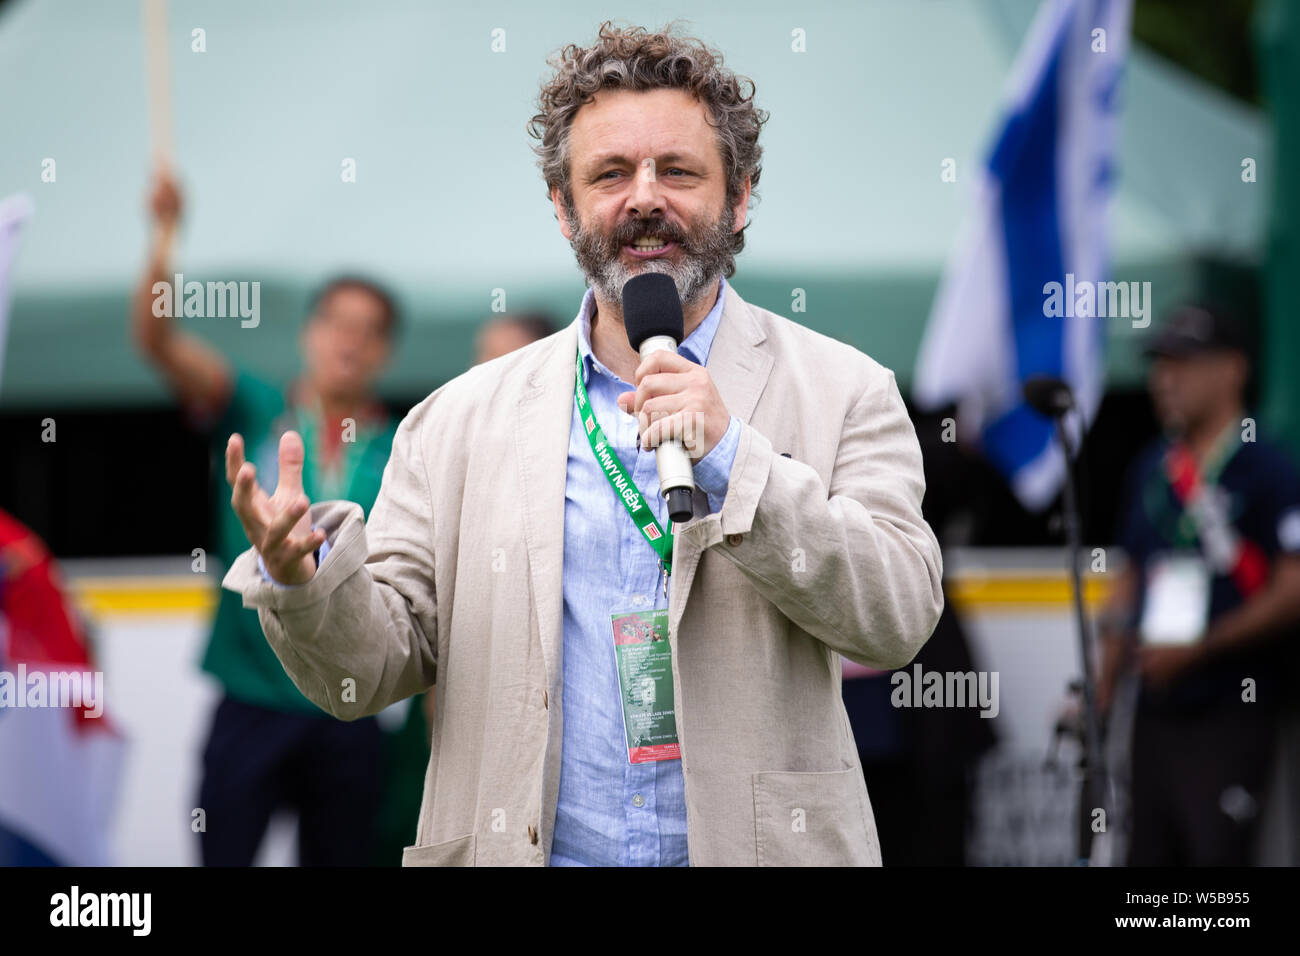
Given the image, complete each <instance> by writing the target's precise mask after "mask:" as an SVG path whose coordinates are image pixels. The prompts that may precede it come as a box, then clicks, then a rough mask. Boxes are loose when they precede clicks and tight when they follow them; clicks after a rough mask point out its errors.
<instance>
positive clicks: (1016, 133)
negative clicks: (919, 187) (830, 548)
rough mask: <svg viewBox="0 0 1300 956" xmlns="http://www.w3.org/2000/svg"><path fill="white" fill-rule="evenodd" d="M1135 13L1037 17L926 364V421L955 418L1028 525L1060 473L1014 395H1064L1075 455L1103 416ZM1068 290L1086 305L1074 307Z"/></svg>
mask: <svg viewBox="0 0 1300 956" xmlns="http://www.w3.org/2000/svg"><path fill="white" fill-rule="evenodd" d="M1131 12H1132V0H1045V2H1044V3H1043V4H1042V6H1041V7H1040V8H1039V10H1038V14H1037V16H1036V18H1035V19H1034V22H1033V25H1032V26H1031V27H1030V30H1029V33H1028V35H1027V37H1026V39H1025V42H1024V45H1023V47H1022V49H1021V51H1020V54H1019V57H1018V59H1017V61H1016V64H1015V66H1014V68H1013V70H1012V75H1011V79H1010V84H1009V89H1008V91H1007V97H1006V99H1007V102H1006V105H1005V107H1004V111H1003V114H1002V119H1001V126H1000V129H999V131H998V135H997V137H996V140H995V141H994V144H993V148H992V150H991V151H990V153H989V155H988V158H987V161H986V163H985V164H984V166H983V167H982V168H981V170H980V174H979V175H980V181H979V183H978V185H977V191H976V197H977V204H976V209H975V211H974V215H973V217H972V219H971V220H970V221H969V222H968V223H967V225H966V228H965V230H964V232H963V234H962V237H961V240H960V241H959V242H958V244H957V246H956V248H955V249H954V251H953V253H952V256H951V258H950V259H949V262H948V265H947V267H946V269H945V271H944V275H943V278H942V280H941V281H940V284H939V290H938V292H937V294H936V297H935V302H934V306H933V309H932V311H931V314H930V319H929V323H928V325H927V327H926V332H925V338H924V340H923V342H922V345H921V350H920V353H919V356H918V359H917V368H916V376H915V384H914V388H913V397H914V398H915V400H916V403H917V405H918V406H920V407H921V408H923V409H934V408H937V407H942V406H946V405H948V404H950V403H954V402H955V403H956V404H957V406H958V409H959V411H958V422H959V426H958V427H959V429H960V430H961V433H962V434H963V435H964V436H966V437H975V436H978V440H979V441H980V443H981V445H982V447H983V450H984V453H985V455H986V456H987V458H988V459H989V460H990V461H991V462H992V463H993V464H994V465H995V466H996V467H997V468H998V470H999V471H1001V472H1002V473H1003V474H1004V475H1005V476H1006V477H1007V479H1008V481H1009V482H1010V483H1011V487H1012V488H1013V489H1014V491H1015V493H1016V496H1017V497H1018V498H1019V499H1020V501H1021V502H1022V503H1023V504H1024V505H1025V506H1026V507H1028V508H1031V509H1033V510H1041V509H1042V508H1044V507H1046V506H1047V505H1048V504H1050V503H1051V501H1052V499H1053V498H1054V497H1055V496H1056V493H1057V491H1058V489H1059V488H1060V485H1061V481H1062V479H1063V477H1064V464H1065V463H1064V457H1063V455H1062V453H1061V450H1060V448H1059V447H1058V445H1057V443H1056V442H1055V441H1054V440H1053V428H1052V424H1051V422H1050V421H1049V420H1048V419H1047V418H1045V417H1044V416H1042V415H1040V414H1039V413H1038V412H1036V411H1034V410H1033V409H1032V408H1030V407H1029V406H1028V405H1026V404H1025V402H1024V399H1023V396H1022V394H1021V386H1022V385H1023V383H1024V382H1025V380H1026V379H1028V378H1032V377H1034V376H1036V375H1048V376H1053V377H1056V378H1061V379H1064V380H1065V381H1066V382H1068V383H1069V384H1070V386H1071V387H1072V388H1073V390H1074V394H1075V401H1076V404H1077V407H1078V408H1079V409H1080V410H1081V412H1082V415H1083V422H1082V423H1080V422H1079V420H1078V418H1077V417H1076V416H1071V417H1070V419H1067V426H1068V427H1070V428H1071V430H1072V431H1073V433H1074V434H1073V438H1074V440H1075V441H1076V442H1077V441H1078V440H1079V439H1080V437H1081V431H1082V428H1086V427H1087V424H1088V423H1090V422H1091V421H1092V418H1093V416H1094V415H1095V413H1096V410H1097V405H1098V404H1099V403H1100V401H1101V391H1102V385H1103V380H1104V371H1105V369H1104V344H1105V342H1104V333H1105V329H1104V323H1103V322H1102V321H1100V320H1099V319H1098V317H1097V310H1096V307H1095V305H1096V290H1097V289H1098V288H1100V286H1099V283H1101V282H1103V281H1104V280H1105V278H1106V272H1107V270H1108V265H1109V263H1108V241H1107V218H1108V217H1107V213H1108V209H1109V206H1110V198H1111V195H1112V193H1113V192H1114V186H1115V171H1116V160H1115V154H1116V139H1117V113H1118V107H1119V100H1118V89H1119V83H1120V78H1121V76H1122V73H1123V69H1124V61H1125V58H1126V55H1127V52H1128V34H1129V22H1130V16H1131ZM1053 284H1056V285H1055V286H1054V285H1053ZM1053 289H1055V290H1059V291H1057V292H1056V294H1055V295H1053ZM1075 290H1087V291H1088V292H1089V293H1090V294H1088V295H1086V296H1085V295H1079V296H1077V301H1076V296H1075V294H1074V293H1075ZM1062 302H1064V304H1065V308H1064V309H1062V308H1061V305H1062ZM1103 311H1104V310H1103ZM1081 426H1082V428H1081Z"/></svg>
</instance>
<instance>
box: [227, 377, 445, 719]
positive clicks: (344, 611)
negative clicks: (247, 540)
mask: <svg viewBox="0 0 1300 956" xmlns="http://www.w3.org/2000/svg"><path fill="white" fill-rule="evenodd" d="M435 394H436V393H435ZM432 399H433V396H430V397H429V398H428V399H426V400H425V402H423V403H421V404H420V405H418V406H416V408H415V409H413V410H412V411H411V412H410V414H408V415H407V416H406V418H405V419H403V420H402V423H401V425H400V426H399V427H398V429H397V432H396V434H395V435H394V438H393V450H392V454H391V456H390V457H389V459H388V464H387V465H386V466H385V468H384V474H383V479H382V481H381V484H380V489H379V495H378V497H377V498H376V499H375V504H374V507H373V508H372V509H371V512H370V520H369V522H366V521H365V520H364V518H363V515H362V510H361V506H360V505H359V504H356V503H355V502H351V501H324V502H317V503H315V504H313V505H312V508H311V518H312V523H313V524H314V525H316V526H317V527H320V528H324V529H325V532H326V537H327V539H328V540H329V543H330V550H329V554H328V555H327V556H326V558H325V560H323V561H322V562H321V565H320V567H319V568H317V569H316V574H315V575H314V576H313V577H312V579H311V580H310V581H308V582H307V583H305V584H303V585H301V586H299V587H296V588H277V587H275V586H274V585H273V584H272V583H270V582H268V581H266V580H265V579H264V578H263V577H262V575H261V573H260V571H259V570H258V566H257V552H256V551H255V550H254V549H253V548H249V549H248V550H247V551H245V552H243V553H242V554H241V555H240V556H239V557H238V558H237V559H236V560H235V562H234V563H233V564H232V565H231V567H230V570H229V571H228V572H227V573H226V576H225V578H224V579H223V580H222V586H223V587H225V588H228V589H229V590H232V591H236V592H239V593H240V594H242V596H243V601H244V606H245V607H250V608H256V609H257V613H258V617H259V619H260V620H261V623H262V630H263V632H264V633H265V634H266V639H267V641H268V642H269V643H270V645H271V648H272V649H273V650H274V651H275V654H276V656H277V657H278V658H279V659H280V663H281V664H283V665H284V669H285V672H286V673H287V674H288V675H289V677H290V678H291V679H292V680H293V682H294V684H295V685H296V686H297V688H298V689H299V690H300V691H302V693H303V694H304V695H305V696H306V697H307V698H308V699H310V700H312V701H313V702H315V703H316V704H317V705H318V706H320V707H321V708H322V709H323V710H325V711H327V712H328V713H330V714H333V715H334V716H335V717H338V718H339V719H341V720H355V719H357V718H359V717H365V716H368V715H370V714H374V713H378V712H379V711H381V710H383V709H384V708H385V707H387V706H388V705H389V704H391V703H393V702H394V701H398V700H402V699H404V698H406V697H410V696H411V695H413V694H417V693H419V692H420V691H423V690H425V689H427V688H428V687H429V686H430V685H432V684H433V682H434V678H435V676H436V673H437V667H436V665H437V609H438V603H437V594H436V589H435V581H434V552H433V541H434V536H433V531H434V528H433V521H434V515H433V503H432V499H431V495H430V490H429V478H428V472H427V469H426V463H425V461H424V459H423V456H422V448H421V445H422V442H421V432H422V430H423V427H424V423H425V421H426V418H427V415H428V413H429V406H430V404H431V402H432Z"/></svg>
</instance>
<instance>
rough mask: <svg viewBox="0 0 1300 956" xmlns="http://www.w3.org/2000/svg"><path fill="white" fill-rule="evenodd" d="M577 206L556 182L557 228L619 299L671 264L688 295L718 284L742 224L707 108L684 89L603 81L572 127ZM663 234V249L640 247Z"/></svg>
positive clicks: (741, 203) (597, 285) (602, 291)
mask: <svg viewBox="0 0 1300 956" xmlns="http://www.w3.org/2000/svg"><path fill="white" fill-rule="evenodd" d="M569 164H570V179H571V181H572V183H573V206H572V208H570V207H568V206H566V204H565V201H564V197H563V196H562V195H561V194H560V191H559V190H558V189H555V190H552V199H553V201H554V203H555V212H556V215H557V216H558V217H559V219H560V231H561V232H562V233H563V234H564V237H565V238H566V239H568V240H569V242H570V243H571V244H572V245H573V250H574V253H575V255H576V256H577V259H578V265H579V267H580V268H581V269H582V271H583V273H584V274H585V275H586V277H587V281H588V282H589V283H590V284H591V286H592V288H593V289H595V290H596V294H597V295H598V296H600V297H601V298H602V299H605V300H606V301H612V302H619V301H621V299H622V296H623V286H624V284H625V283H626V282H627V280H628V279H630V278H632V276H634V275H639V274H641V273H643V272H664V273H667V274H668V275H670V276H672V278H673V281H674V282H676V284H677V293H678V295H679V296H681V299H682V302H683V304H689V303H691V302H693V301H695V300H697V299H698V298H699V297H700V296H702V295H705V294H707V293H709V292H711V291H712V290H713V288H714V286H715V285H716V284H717V281H718V278H719V277H720V276H721V275H722V273H723V269H724V267H725V265H726V262H727V258H728V256H729V255H730V254H731V237H732V235H733V234H734V233H735V232H737V231H738V230H740V229H743V228H744V226H745V213H746V208H747V206H748V203H749V183H748V182H746V183H745V186H744V189H743V190H742V192H741V195H740V197H739V198H738V200H737V202H736V203H735V205H734V206H730V207H729V206H728V204H727V201H726V177H725V174H724V171H723V168H722V154H721V151H720V150H719V148H718V138H717V133H716V131H715V130H714V129H713V127H711V126H710V125H709V123H708V111H707V109H706V108H705V106H704V104H703V103H700V102H699V101H697V100H696V99H695V98H694V97H692V96H691V95H690V94H689V93H687V92H685V91H683V90H673V89H661V90H649V91H645V92H636V91H628V90H604V91H602V92H600V93H599V94H597V96H596V97H595V99H593V100H592V102H590V103H587V104H586V105H584V106H583V107H582V108H581V109H579V110H578V113H577V115H576V116H575V117H574V120H573V125H572V127H571V128H570V130H569ZM638 240H641V243H640V244H641V245H646V240H659V241H662V243H663V245H662V247H661V248H658V249H655V248H636V246H637V245H638Z"/></svg>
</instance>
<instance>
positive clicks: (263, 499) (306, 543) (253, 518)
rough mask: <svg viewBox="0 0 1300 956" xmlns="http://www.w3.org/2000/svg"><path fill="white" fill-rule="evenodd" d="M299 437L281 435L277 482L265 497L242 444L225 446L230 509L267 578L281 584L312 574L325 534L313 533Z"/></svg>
mask: <svg viewBox="0 0 1300 956" xmlns="http://www.w3.org/2000/svg"><path fill="white" fill-rule="evenodd" d="M302 463H303V447H302V437H301V436H300V435H299V434H298V433H297V432H295V431H287V432H285V433H284V434H283V435H281V436H280V480H279V482H278V483H277V484H276V486H275V493H274V494H273V495H271V496H270V497H267V494H266V492H265V491H263V490H262V488H261V487H260V486H259V485H258V484H257V481H256V480H255V479H256V474H257V469H256V466H254V465H253V464H252V463H251V462H248V461H245V460H244V439H243V438H242V437H241V436H240V435H239V434H238V433H236V434H234V435H231V436H230V441H229V442H227V443H226V480H227V481H229V482H230V486H231V489H232V492H231V495H230V505H231V507H233V508H234V509H235V514H236V515H237V516H238V517H239V522H240V524H242V525H243V526H244V534H245V535H247V536H248V543H249V544H251V545H252V546H253V547H254V548H255V549H257V553H258V554H260V555H261V556H262V562H263V563H264V564H265V565H266V570H267V571H268V572H269V573H270V575H271V577H273V578H275V580H277V581H279V582H280V583H281V584H303V583H305V582H307V581H310V580H311V577H312V575H313V574H315V573H316V558H315V555H314V552H315V551H316V549H317V548H319V547H320V546H321V545H322V544H323V543H324V542H325V532H324V531H320V530H317V531H313V530H312V527H311V516H310V514H309V513H308V512H309V509H310V508H311V502H309V501H308V500H307V496H306V495H305V494H303V490H302Z"/></svg>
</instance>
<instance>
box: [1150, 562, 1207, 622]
mask: <svg viewBox="0 0 1300 956" xmlns="http://www.w3.org/2000/svg"><path fill="white" fill-rule="evenodd" d="M1209 616H1210V569H1209V566H1208V565H1207V564H1206V563H1205V559H1204V558H1202V557H1201V556H1200V554H1199V553H1196V554H1168V555H1163V556H1161V557H1159V558H1155V559H1153V560H1152V561H1151V562H1150V563H1149V564H1148V570H1147V581H1146V602H1145V606H1144V607H1143V610H1142V625H1141V632H1142V640H1143V641H1144V642H1145V643H1147V644H1191V643H1194V642H1195V641H1197V640H1199V639H1200V638H1201V636H1202V635H1203V634H1204V633H1205V628H1206V625H1207V624H1208V622H1209Z"/></svg>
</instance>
